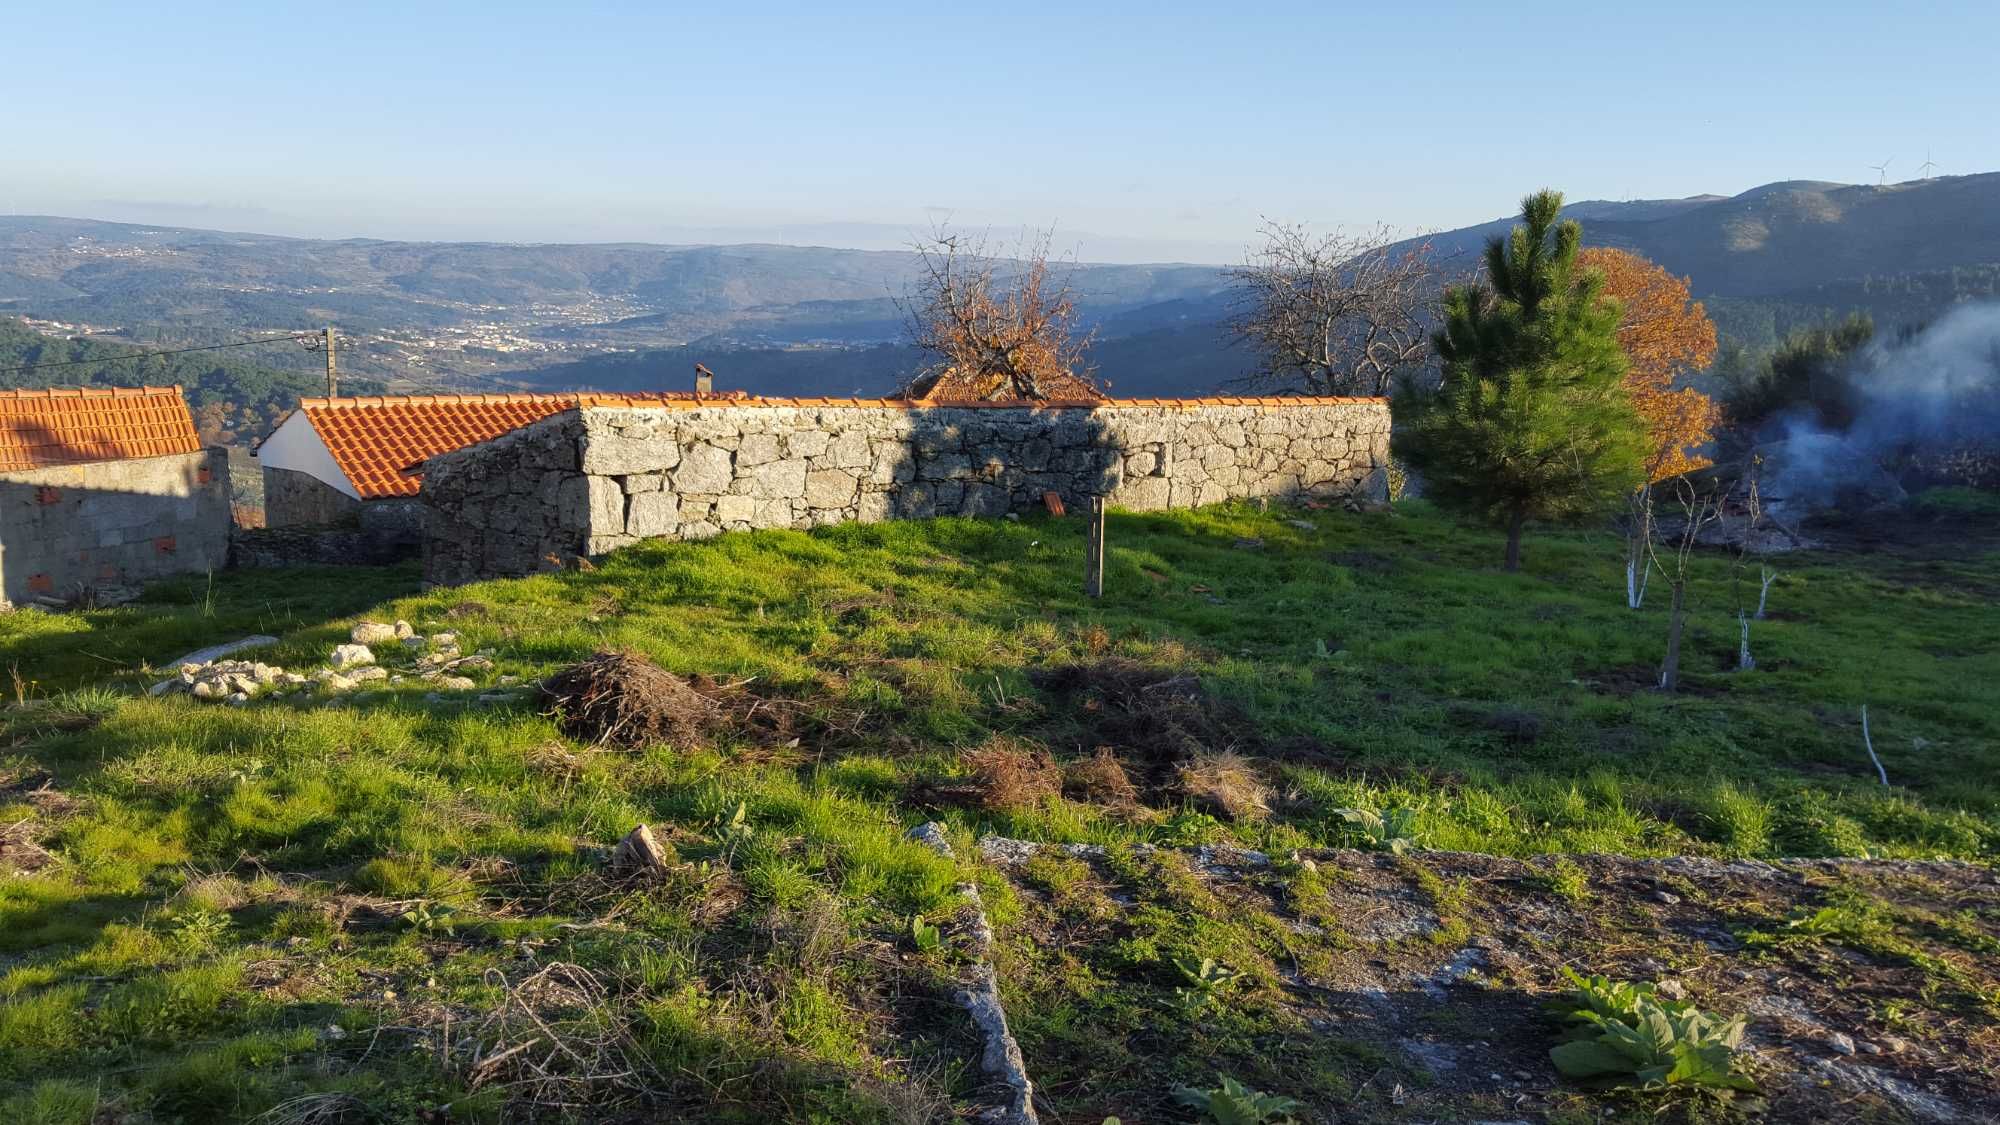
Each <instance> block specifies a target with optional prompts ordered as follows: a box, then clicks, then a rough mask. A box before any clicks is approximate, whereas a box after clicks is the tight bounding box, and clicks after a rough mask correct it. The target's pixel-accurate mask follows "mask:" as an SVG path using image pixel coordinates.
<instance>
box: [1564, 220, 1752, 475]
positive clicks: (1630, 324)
mask: <svg viewBox="0 0 2000 1125" xmlns="http://www.w3.org/2000/svg"><path fill="white" fill-rule="evenodd" d="M1577 259H1578V264H1579V265H1581V266H1583V267H1584V268H1585V269H1594V270H1596V271H1598V272H1599V273H1601V274H1603V275H1604V295H1605V296H1607V297H1611V298H1614V299H1616V300H1617V301H1618V303H1619V305H1621V306H1622V308H1623V313H1622V316H1621V318H1620V321H1619V325H1618V342H1619V344H1621V345H1623V347H1624V348H1625V355H1626V357H1627V358H1629V359H1630V360H1631V361H1632V366H1631V367H1629V368H1627V369H1626V372H1625V390H1626V391H1627V392H1628V393H1630V394H1631V396H1632V405H1633V407H1634V408H1635V409H1637V410H1638V411H1639V415H1640V417H1642V418H1644V419H1645V420H1646V427H1647V429H1648V431H1649V432H1650V433H1651V434H1652V439H1653V443H1652V444H1653V447H1652V449H1651V450H1650V451H1649V452H1648V455H1647V460H1646V480H1647V481H1648V482H1649V483H1654V484H1657V483H1659V482H1660V481H1663V480H1667V479H1669V478H1671V477H1677V476H1680V475H1681V474H1682V473H1686V472H1691V471H1693V470H1695V469H1700V468H1705V467H1707V465H1708V464H1709V461H1708V459H1707V458H1705V457H1703V456H1702V455H1701V452H1700V448H1701V447H1702V446H1704V445H1706V444H1708V442H1709V440H1710V439H1711V438H1713V437H1714V435H1715V427H1716V426H1717V425H1718V424H1719V423H1720V422H1721V421H1722V407H1721V405H1720V404H1718V403H1717V402H1716V401H1715V400H1714V399H1712V398H1710V397H1708V396H1707V395H1705V394H1703V393H1701V392H1700V391H1698V390H1696V389H1694V388H1693V387H1681V386H1675V384H1676V383H1677V382H1679V381H1680V380H1681V379H1682V378H1683V377H1685V376H1686V375H1688V374H1689V373H1690V372H1694V371H1699V370H1701V369H1702V368H1704V367H1707V366H1708V365H1709V362H1710V361H1711V360H1713V359H1714V358H1715V323H1714V322H1713V321H1711V320H1709V319H1708V313H1707V312H1706V311H1704V310H1703V309H1702V307H1701V302H1700V301H1695V300H1691V299H1689V296H1688V283H1687V279H1686V278H1684V277H1675V276H1674V275H1673V274H1670V273H1668V272H1667V271H1666V270H1665V269H1664V268H1662V267H1660V266H1658V265H1655V264H1654V263H1652V262H1650V261H1648V260H1646V259H1645V258H1642V257H1640V256H1639V255H1637V254H1634V253H1632V252H1630V251H1628V250H1615V249H1612V248H1611V247H1608V246H1591V247H1588V248H1586V249H1584V250H1583V251H1582V252H1581V253H1579V254H1578V255H1577Z"/></svg>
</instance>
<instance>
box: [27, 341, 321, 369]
mask: <svg viewBox="0 0 2000 1125" xmlns="http://www.w3.org/2000/svg"><path fill="white" fill-rule="evenodd" d="M321 335H322V334H321V333H318V332H295V333H293V334H291V335H289V336H266V337H264V338H263V339H261V340H236V341H234V342H231V343H227V344H205V345H203V346H201V347H199V348H170V349H167V350H165V351H157V352H127V353H125V354H124V355H111V356H105V357H103V358H101V359H64V360H57V361H56V362H54V363H31V364H28V365H27V366H26V367H5V368H0V375H18V374H20V373H21V372H23V371H40V370H42V369H44V368H48V367H87V366H90V365H92V364H99V363H123V362H124V361H126V360H132V359H151V358H152V357H154V356H159V355H186V354H187V353H189V352H215V351H221V350H222V349H224V348H248V347H253V346H255V345H257V344H281V343H284V342H285V341H287V340H318V339H320V338H321Z"/></svg>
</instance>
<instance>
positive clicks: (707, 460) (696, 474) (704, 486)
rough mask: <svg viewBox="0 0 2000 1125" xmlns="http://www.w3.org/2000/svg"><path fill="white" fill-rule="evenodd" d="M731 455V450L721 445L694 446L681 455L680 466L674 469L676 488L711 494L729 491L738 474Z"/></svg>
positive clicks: (676, 489)
mask: <svg viewBox="0 0 2000 1125" xmlns="http://www.w3.org/2000/svg"><path fill="white" fill-rule="evenodd" d="M730 457H731V454H730V452H729V450H727V449H723V448H721V447H720V446H715V445H708V444H702V445H697V446H694V447H693V448H691V449H689V450H688V451H687V452H686V453H685V454H683V455H682V456H681V461H680V466H679V467H678V468H676V469H675V470H674V474H673V484H674V490H675V491H677V492H703V493H709V494H711V495H714V494H718V493H723V492H727V491H729V482H730V481H731V480H733V479H734V478H735V475H736V473H735V469H734V467H733V465H732V464H731V460H730Z"/></svg>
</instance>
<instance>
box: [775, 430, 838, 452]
mask: <svg viewBox="0 0 2000 1125" xmlns="http://www.w3.org/2000/svg"><path fill="white" fill-rule="evenodd" d="M832 441H833V438H832V436H831V435H830V434H828V433H827V432H826V431H825V430H799V431H797V432H796V433H790V434H786V435H785V451H786V453H788V454H789V455H790V456H793V457H818V456H819V455H820V454H822V453H825V452H826V447H827V446H828V445H830V444H832Z"/></svg>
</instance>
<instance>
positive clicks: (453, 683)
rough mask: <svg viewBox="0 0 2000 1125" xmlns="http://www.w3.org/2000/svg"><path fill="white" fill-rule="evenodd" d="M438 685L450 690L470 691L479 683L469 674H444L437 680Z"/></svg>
mask: <svg viewBox="0 0 2000 1125" xmlns="http://www.w3.org/2000/svg"><path fill="white" fill-rule="evenodd" d="M438 686H439V687H441V688H445V689H447V690H450V691H471V690H472V689H473V688H475V687H477V686H479V685H478V684H476V683H474V682H473V680H472V677H470V676H444V677H441V678H440V679H439V680H438Z"/></svg>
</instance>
